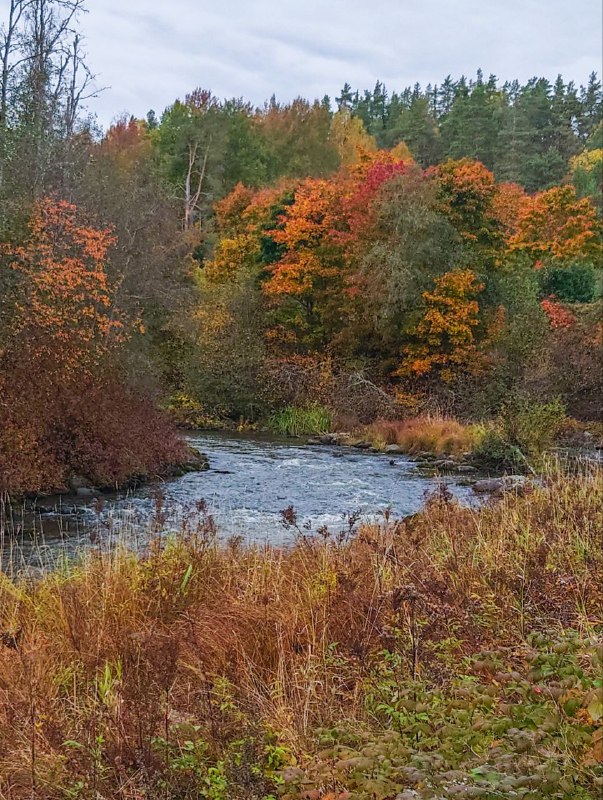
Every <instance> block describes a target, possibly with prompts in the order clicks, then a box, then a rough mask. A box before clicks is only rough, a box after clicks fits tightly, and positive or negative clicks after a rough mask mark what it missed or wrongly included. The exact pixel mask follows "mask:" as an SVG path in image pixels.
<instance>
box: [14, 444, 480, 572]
mask: <svg viewBox="0 0 603 800" xmlns="http://www.w3.org/2000/svg"><path fill="white" fill-rule="evenodd" d="M188 439H189V441H190V444H191V445H193V446H194V447H196V448H198V449H199V450H200V451H202V452H203V453H205V454H206V455H207V456H208V458H209V462H210V469H209V470H208V471H206V472H193V473H189V474H188V475H185V476H182V477H179V478H174V479H170V480H167V481H165V482H162V483H161V484H153V485H149V486H145V487H143V488H141V489H140V490H138V491H136V492H133V493H131V494H128V495H126V496H109V497H103V498H102V499H100V500H94V499H89V500H86V501H78V502H77V503H76V504H75V505H74V501H73V500H72V499H71V500H69V499H63V500H62V501H61V505H57V506H56V507H54V508H48V502H47V501H43V502H44V503H45V505H46V506H47V507H46V508H45V509H44V510H43V514H42V515H39V514H37V515H35V517H34V518H33V520H32V518H31V515H26V517H27V518H26V517H24V518H23V520H19V519H16V520H15V519H13V523H12V529H11V528H10V526H9V529H11V530H12V533H11V535H7V534H6V533H5V535H4V542H3V543H0V544H3V549H4V561H5V563H6V561H7V560H10V559H11V558H12V559H14V558H15V553H17V552H18V554H19V558H20V560H21V562H23V561H25V562H26V563H29V564H34V565H40V564H44V563H47V562H48V561H49V559H50V557H53V558H54V559H55V560H56V558H57V556H58V555H61V554H63V553H65V552H66V553H67V554H73V553H74V552H76V551H77V550H78V549H80V548H82V547H90V546H99V545H102V543H103V542H110V541H111V538H112V537H113V538H115V537H121V538H124V536H125V537H126V539H128V540H129V541H128V543H130V544H131V543H134V544H135V545H136V546H142V545H144V543H145V541H148V538H149V530H154V531H156V532H162V533H168V532H170V531H177V530H179V529H180V528H181V527H182V525H183V524H185V525H186V524H187V522H186V521H187V520H188V524H189V525H190V524H191V523H190V521H191V519H197V518H199V516H201V517H203V516H204V515H205V512H204V513H203V514H201V515H199V510H198V509H199V503H200V501H205V504H206V506H207V511H208V512H209V513H211V515H212V516H213V518H214V519H215V522H216V525H217V527H218V532H219V535H220V536H221V537H223V538H225V539H226V538H228V537H231V536H241V537H242V538H243V540H244V541H246V542H254V543H266V542H270V543H272V544H276V545H281V544H282V545H286V544H289V543H291V542H292V541H293V540H294V538H295V536H296V535H299V533H300V532H302V533H308V534H310V533H316V532H317V531H318V530H319V529H320V528H323V527H324V526H327V527H328V529H329V530H330V531H331V532H332V533H337V532H339V531H340V530H342V529H344V528H346V527H347V521H346V515H349V514H359V515H360V517H361V518H362V519H378V518H379V517H380V516H381V517H382V515H383V513H384V512H385V511H386V510H387V509H391V513H392V515H393V516H395V517H403V516H405V515H407V514H412V513H414V512H416V511H418V510H419V509H420V508H421V506H422V505H423V503H424V502H425V498H426V495H427V494H428V493H429V492H431V491H433V490H434V489H436V488H437V486H438V484H441V483H445V484H446V485H447V486H448V488H449V489H450V491H451V492H452V493H453V494H454V495H455V496H457V497H458V498H459V499H461V500H463V501H465V502H470V497H471V491H470V489H469V488H467V487H466V486H463V485H461V483H460V482H459V481H460V479H459V478H456V477H444V478H435V477H433V476H429V475H426V474H425V473H424V472H422V471H421V470H420V469H419V468H418V466H417V464H416V463H415V462H413V461H412V460H411V459H409V458H406V457H405V456H401V455H395V456H390V455H384V454H377V453H367V452H364V451H359V450H354V449H353V448H347V447H337V446H332V447H331V446H312V445H307V444H304V443H301V442H299V441H296V440H282V439H281V440H278V439H274V438H268V437H262V436H260V435H257V434H256V435H254V436H250V435H236V434H222V433H199V434H191V435H190V436H189V437H188ZM201 505H203V504H201ZM289 506H291V507H293V509H294V510H295V514H296V518H297V519H296V527H291V526H289V527H286V526H285V525H284V524H283V518H282V514H281V512H282V511H283V510H284V509H286V508H287V507H289ZM32 522H33V524H32ZM32 529H33V530H32ZM9 540H10V541H9Z"/></svg>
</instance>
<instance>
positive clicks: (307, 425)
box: [270, 405, 333, 436]
mask: <svg viewBox="0 0 603 800" xmlns="http://www.w3.org/2000/svg"><path fill="white" fill-rule="evenodd" d="M332 422H333V420H332V415H331V412H330V411H329V409H328V408H325V407H324V406H319V405H316V406H307V407H305V408H300V407H298V406H286V407H285V408H283V409H281V410H280V411H277V412H276V413H275V414H273V416H272V417H271V418H270V428H271V429H272V430H273V431H274V432H275V433H279V434H281V435H283V436H312V435H315V434H320V433H327V432H328V431H330V430H331V429H332Z"/></svg>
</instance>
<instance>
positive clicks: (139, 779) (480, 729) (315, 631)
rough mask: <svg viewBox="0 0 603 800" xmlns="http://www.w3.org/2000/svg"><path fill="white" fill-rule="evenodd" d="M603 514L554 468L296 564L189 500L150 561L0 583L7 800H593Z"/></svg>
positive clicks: (339, 542)
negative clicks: (220, 524) (237, 534)
mask: <svg viewBox="0 0 603 800" xmlns="http://www.w3.org/2000/svg"><path fill="white" fill-rule="evenodd" d="M602 500H603V486H602V482H601V479H600V475H599V474H597V473H596V472H592V471H584V472H582V473H581V474H576V475H574V476H571V477H563V476H561V475H559V474H550V475H549V476H548V477H547V479H546V481H545V482H544V484H543V486H542V487H541V488H539V489H537V490H536V491H535V492H534V493H533V494H532V495H530V496H529V498H524V497H515V496H506V497H505V498H503V499H502V500H501V501H500V502H498V503H496V504H489V505H485V506H484V507H482V508H481V509H471V508H466V507H461V506H459V505H457V504H456V503H455V502H454V501H453V500H451V499H450V497H449V496H448V495H447V494H446V493H445V492H441V493H438V494H437V495H435V496H434V497H432V498H431V499H430V500H429V501H428V503H427V505H426V508H425V510H424V511H423V512H421V513H420V514H416V515H413V516H412V517H410V518H408V519H406V520H402V521H400V520H395V519H393V518H392V517H391V516H390V515H389V514H387V513H385V514H384V516H383V519H382V521H381V523H380V524H378V525H377V524H374V525H362V524H359V522H358V520H357V519H356V517H351V518H349V519H348V520H347V523H346V525H345V526H343V528H342V530H341V531H327V530H324V529H322V530H321V531H318V532H316V533H314V534H310V533H309V532H307V531H306V530H305V529H304V528H303V526H301V527H300V528H299V530H298V537H297V543H296V544H295V546H294V547H292V548H290V549H287V550H281V549H276V548H270V547H262V548H259V547H258V548H249V547H244V546H243V545H242V544H241V542H240V541H238V540H231V541H230V542H229V543H227V544H220V543H219V542H218V541H217V538H216V530H215V524H214V522H213V520H212V519H211V517H209V516H208V515H207V512H206V510H205V505H204V504H203V503H199V506H198V509H197V511H196V512H195V514H192V515H191V517H190V518H189V519H188V520H187V521H186V525H185V526H183V529H182V530H181V531H179V532H175V534H174V535H173V536H172V537H167V538H162V539H154V540H152V541H151V543H150V544H149V547H148V549H147V550H146V551H145V552H144V553H143V554H141V555H139V556H135V555H134V554H132V553H130V552H128V551H127V550H126V549H125V548H121V549H120V548H117V549H113V548H109V547H108V546H105V545H104V544H103V541H102V538H101V539H100V541H97V543H96V545H95V549H94V550H92V551H90V552H89V553H87V554H85V555H83V556H82V557H81V559H80V560H79V561H77V562H71V563H67V564H64V565H63V566H62V568H61V569H60V570H57V571H55V572H53V573H49V574H47V575H45V576H44V577H42V578H41V579H37V580H33V579H31V578H28V577H27V575H24V576H23V577H21V578H16V579H13V580H11V579H9V578H8V577H7V576H2V577H0V631H1V635H0V797H2V798H3V800H4V798H6V800H24V799H25V798H28V799H29V798H40V799H41V800H46V799H47V798H48V800H50V798H53V799H54V798H82V800H83V799H85V800H88V798H90V800H92V798H94V799H95V800H98V798H107V799H108V798H128V800H133V799H136V800H143V798H144V799H145V800H160V798H185V799H187V800H188V799H189V798H190V800H192V798H211V800H243V799H244V798H245V800H253V799H254V798H255V799H256V800H271V799H275V798H288V800H293V798H296V799H297V798H300V799H301V798H305V800H319V799H321V798H322V800H327V798H330V800H333V798H339V800H346V799H347V800H391V799H392V798H400V800H411V798H414V799H415V800H416V798H419V799H420V800H423V799H425V800H427V799H428V798H432V799H433V800H435V798H449V797H450V798H452V797H476V798H486V800H495V799H496V800H498V798H501V797H519V798H541V797H542V798H544V797H552V798H563V799H564V800H573V798H578V799H579V800H587V799H588V798H594V797H596V796H598V793H599V791H600V788H601V785H602V781H603V772H602V770H601V766H600V762H601V756H602V755H603V753H602V751H603V737H602V730H601V719H602V713H603V709H602V706H601V668H602V663H603V651H602V648H601V639H600V634H601V626H602V622H603V621H602V619H601V607H602V600H603V590H602V587H603V552H602V546H601V536H600V532H601V529H602V524H603V502H602ZM283 521H284V523H285V524H286V525H288V526H289V527H291V528H293V529H294V530H295V529H297V525H298V523H297V519H296V516H295V512H294V510H292V509H288V510H287V511H286V512H285V513H284V515H283Z"/></svg>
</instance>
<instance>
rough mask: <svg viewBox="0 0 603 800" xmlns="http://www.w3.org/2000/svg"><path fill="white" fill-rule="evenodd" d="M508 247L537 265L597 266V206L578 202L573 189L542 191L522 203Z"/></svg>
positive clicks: (599, 246) (565, 187)
mask: <svg viewBox="0 0 603 800" xmlns="http://www.w3.org/2000/svg"><path fill="white" fill-rule="evenodd" d="M509 248H510V250H511V251H515V252H522V253H525V254H527V255H528V256H529V257H530V259H531V260H532V262H533V264H534V265H535V266H542V264H543V263H545V262H546V263H551V262H552V263H558V264H561V263H564V262H566V263H567V262H570V261H587V262H591V263H597V262H598V260H599V258H600V256H601V232H600V223H599V221H598V219H597V213H596V210H595V207H594V206H593V204H592V202H591V201H590V200H589V199H588V198H582V199H578V198H577V196H576V190H575V189H574V187H573V186H556V187H554V188H553V189H549V190H548V191H546V192H540V193H538V194H536V195H534V196H533V197H531V198H529V199H528V200H526V202H524V203H523V204H522V206H521V208H520V211H519V215H518V223H517V232H516V233H515V234H514V235H513V236H512V237H511V238H510V240H509Z"/></svg>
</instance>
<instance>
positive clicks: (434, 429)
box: [367, 416, 481, 455]
mask: <svg viewBox="0 0 603 800" xmlns="http://www.w3.org/2000/svg"><path fill="white" fill-rule="evenodd" d="M480 433H481V431H480V428H479V426H476V425H463V423H462V422H458V421H457V420H454V419H448V418H446V417H436V416H422V417H416V418H413V419H407V420H403V421H387V420H382V421H378V422H374V423H373V424H372V425H370V426H369V427H368V428H367V435H368V437H369V438H371V439H372V441H373V442H374V444H375V445H376V446H378V447H385V446H386V445H388V444H397V445H399V446H400V447H401V448H402V449H403V450H404V452H405V453H419V452H427V453H433V454H435V455H461V454H462V453H466V452H470V451H471V450H472V448H473V447H474V445H475V444H476V442H477V441H478V439H479V437H480Z"/></svg>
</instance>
